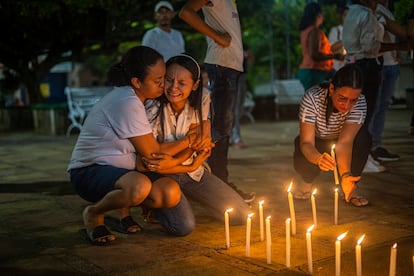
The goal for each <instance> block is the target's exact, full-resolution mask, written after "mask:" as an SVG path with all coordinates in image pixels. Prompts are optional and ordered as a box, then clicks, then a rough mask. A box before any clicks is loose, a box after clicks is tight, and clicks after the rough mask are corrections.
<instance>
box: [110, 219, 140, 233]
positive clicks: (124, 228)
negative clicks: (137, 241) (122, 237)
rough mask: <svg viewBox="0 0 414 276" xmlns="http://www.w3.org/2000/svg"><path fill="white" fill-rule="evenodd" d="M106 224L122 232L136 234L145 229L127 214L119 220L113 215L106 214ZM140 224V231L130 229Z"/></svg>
mask: <svg viewBox="0 0 414 276" xmlns="http://www.w3.org/2000/svg"><path fill="white" fill-rule="evenodd" d="M104 221H105V224H106V225H108V226H109V228H111V230H114V231H117V232H119V233H122V234H136V233H139V232H141V231H142V230H143V227H142V226H141V225H140V224H139V223H138V222H136V221H135V220H134V219H133V218H132V217H131V216H126V217H124V218H123V219H121V220H119V219H117V218H115V217H112V216H105V219H104ZM132 226H138V227H139V228H140V230H138V231H129V229H130V227H132Z"/></svg>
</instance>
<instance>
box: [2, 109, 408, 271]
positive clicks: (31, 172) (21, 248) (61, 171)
mask: <svg viewBox="0 0 414 276" xmlns="http://www.w3.org/2000/svg"><path fill="white" fill-rule="evenodd" d="M411 112H412V111H409V110H405V109H394V110H391V112H390V113H389V117H388V121H387V125H386V133H385V135H384V146H386V147H387V148H388V149H389V150H391V151H393V152H397V153H399V154H400V155H401V160H400V161H397V162H389V163H386V164H385V166H386V167H387V171H386V172H383V173H377V174H366V175H364V177H363V181H362V183H361V192H362V193H363V194H364V195H366V196H367V197H368V198H369V199H370V202H371V205H370V206H369V207H366V208H355V207H353V206H350V205H347V204H345V203H344V202H343V201H340V203H339V225H334V224H333V198H334V196H333V188H334V185H333V184H332V182H333V177H332V174H330V173H325V174H322V175H321V176H320V177H319V178H318V181H317V182H316V183H315V184H316V186H317V187H318V194H317V196H316V206H317V218H318V228H317V229H315V230H314V231H313V232H312V254H313V270H314V275H334V271H335V249H334V248H335V246H334V242H335V239H336V237H337V236H338V235H339V234H341V233H343V232H346V231H347V232H348V235H347V236H346V237H345V238H344V240H343V241H342V254H341V258H342V259H341V260H342V266H341V270H342V275H355V253H354V247H355V244H356V241H357V239H358V238H359V237H360V236H361V235H362V234H366V238H365V240H364V241H363V243H362V271H363V274H364V275H388V270H389V263H390V248H391V246H392V245H393V244H394V243H397V244H398V255H397V256H398V258H397V275H413V260H412V257H413V256H414V200H413V196H414V169H413V168H414V166H413V164H414V147H413V141H414V137H413V136H410V135H408V134H407V127H408V122H409V119H410V116H411ZM242 131H243V136H244V139H245V140H246V142H247V143H248V145H249V147H248V148H246V149H243V150H235V149H232V150H231V153H230V173H231V180H232V182H234V183H237V185H238V186H240V187H241V188H243V189H244V190H252V191H256V193H257V195H258V196H257V200H256V201H255V202H254V203H253V204H252V211H253V212H255V213H256V216H255V217H253V224H252V243H251V256H250V257H246V256H245V237H246V234H245V231H246V227H245V226H239V227H231V228H230V234H231V248H230V249H229V250H226V249H225V235H224V226H223V224H222V223H221V222H217V221H215V220H213V219H212V218H211V217H209V216H208V214H207V213H206V212H205V211H204V210H203V208H202V207H201V206H199V205H198V204H197V203H195V202H194V203H193V206H194V209H195V210H196V215H197V222H198V224H197V228H196V230H195V231H194V232H193V233H192V234H190V235H188V236H186V237H182V238H175V237H170V236H168V235H166V234H165V233H164V232H163V231H162V230H161V229H160V227H159V226H158V225H151V224H144V226H145V231H144V232H143V233H140V234H138V235H123V234H118V233H116V235H117V241H116V242H115V243H114V244H113V245H111V246H107V247H95V246H91V245H89V244H88V243H86V242H84V241H83V240H81V239H80V238H79V237H78V235H77V231H78V229H80V228H81V227H82V220H81V212H82V209H83V208H84V207H85V206H86V204H87V203H86V202H85V201H83V200H82V199H80V198H79V197H78V196H76V195H74V194H73V192H72V190H71V187H70V185H69V183H68V175H67V174H66V172H65V170H66V166H67V163H68V159H69V157H70V153H71V150H72V147H73V145H74V143H75V140H76V135H73V136H71V137H69V138H67V137H62V136H58V137H50V136H40V135H35V134H32V133H9V134H4V133H2V134H0V245H1V246H0V268H1V273H2V275H49V274H50V275H53V274H59V275H72V274H76V275H82V274H99V275H164V274H168V275H227V274H229V273H232V274H234V275H304V274H306V273H307V272H308V265H307V256H306V242H305V232H306V229H307V228H308V227H309V226H310V225H311V224H312V213H311V204H310V201H295V209H296V220H297V234H296V235H295V236H293V237H292V241H291V243H292V248H291V268H290V269H288V268H286V266H285V230H284V229H285V228H284V221H285V219H286V218H287V217H288V216H289V208H288V202H287V192H286V189H287V186H288V184H289V182H290V180H291V179H292V178H293V179H294V182H296V179H297V176H296V175H295V174H294V173H293V170H292V150H293V149H292V140H293V138H294V136H295V135H296V134H297V123H296V122H295V121H279V122H258V123H256V124H254V125H247V124H246V125H243V128H242ZM262 199H264V200H265V203H264V214H265V216H267V215H271V233H272V263H271V264H267V263H266V256H265V252H266V251H265V242H263V241H260V231H259V223H258V221H259V219H258V201H259V200H262ZM134 216H135V218H136V219H137V220H141V222H142V219H141V217H140V210H139V209H137V210H135V211H134Z"/></svg>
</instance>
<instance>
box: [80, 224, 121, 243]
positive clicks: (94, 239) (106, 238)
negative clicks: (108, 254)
mask: <svg viewBox="0 0 414 276" xmlns="http://www.w3.org/2000/svg"><path fill="white" fill-rule="evenodd" d="M78 233H79V235H80V236H81V238H83V239H84V240H87V241H89V242H90V243H91V244H92V245H100V246H102V245H108V244H110V243H111V242H112V241H114V240H115V236H114V235H112V233H111V232H109V230H108V229H107V228H106V227H105V225H99V226H97V227H95V228H94V229H93V230H92V231H90V232H88V231H87V230H86V229H80V230H79V231H78Z"/></svg>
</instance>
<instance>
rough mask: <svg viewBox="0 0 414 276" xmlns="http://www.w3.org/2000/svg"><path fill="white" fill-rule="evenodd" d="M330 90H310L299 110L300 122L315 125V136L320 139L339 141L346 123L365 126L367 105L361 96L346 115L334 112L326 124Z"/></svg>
mask: <svg viewBox="0 0 414 276" xmlns="http://www.w3.org/2000/svg"><path fill="white" fill-rule="evenodd" d="M328 95H329V93H328V89H327V88H322V87H320V86H318V85H317V86H313V87H312V88H310V89H309V90H308V91H307V92H306V93H305V95H304V96H303V98H302V102H301V104H300V109H299V120H300V121H301V122H302V123H307V124H312V125H315V136H316V137H318V138H320V139H337V138H338V137H339V134H340V133H341V130H342V126H343V125H344V123H345V122H346V123H355V124H363V123H364V120H365V116H366V110H367V104H366V102H365V96H364V95H362V94H361V95H360V96H359V98H358V100H357V103H356V104H355V105H354V106H353V107H352V109H351V110H350V111H348V112H346V113H341V112H332V114H331V115H330V116H329V120H328V122H326V106H327V100H328V99H327V97H329V96H328Z"/></svg>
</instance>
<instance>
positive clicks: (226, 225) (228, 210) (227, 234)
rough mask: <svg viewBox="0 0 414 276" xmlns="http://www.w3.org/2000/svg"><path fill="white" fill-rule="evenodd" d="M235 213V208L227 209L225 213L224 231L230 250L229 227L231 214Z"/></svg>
mask: <svg viewBox="0 0 414 276" xmlns="http://www.w3.org/2000/svg"><path fill="white" fill-rule="evenodd" d="M231 211H233V208H230V209H227V210H226V211H225V212H224V230H225V232H226V248H227V249H229V248H230V226H229V213H230V212H231Z"/></svg>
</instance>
